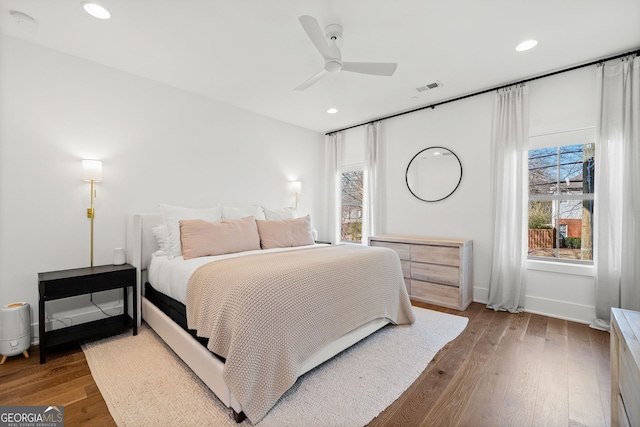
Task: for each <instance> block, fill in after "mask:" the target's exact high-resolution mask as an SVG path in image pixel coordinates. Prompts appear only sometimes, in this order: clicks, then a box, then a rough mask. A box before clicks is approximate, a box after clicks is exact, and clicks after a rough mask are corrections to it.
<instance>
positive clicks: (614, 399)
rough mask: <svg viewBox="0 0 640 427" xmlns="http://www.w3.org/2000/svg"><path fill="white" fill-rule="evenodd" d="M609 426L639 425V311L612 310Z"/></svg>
mask: <svg viewBox="0 0 640 427" xmlns="http://www.w3.org/2000/svg"><path fill="white" fill-rule="evenodd" d="M611 426H612V427H617V426H640V312H637V311H631V310H623V309H620V308H612V309H611Z"/></svg>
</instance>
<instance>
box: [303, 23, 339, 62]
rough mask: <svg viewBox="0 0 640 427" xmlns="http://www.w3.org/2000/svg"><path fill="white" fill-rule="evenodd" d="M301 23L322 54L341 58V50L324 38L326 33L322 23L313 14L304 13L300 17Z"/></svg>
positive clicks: (327, 56) (325, 56)
mask: <svg viewBox="0 0 640 427" xmlns="http://www.w3.org/2000/svg"><path fill="white" fill-rule="evenodd" d="M298 21H300V24H302V28H304V31H305V32H306V33H307V36H309V38H310V39H311V42H312V43H313V44H314V46H315V47H316V49H318V51H319V52H320V54H321V55H322V56H323V57H324V58H325V59H326V58H340V50H339V49H338V48H337V47H336V45H335V44H331V45H329V44H328V43H327V41H326V39H325V38H324V33H323V32H322V29H321V28H320V24H319V23H318V21H317V20H316V18H314V17H313V16H309V15H303V16H301V17H300V18H298Z"/></svg>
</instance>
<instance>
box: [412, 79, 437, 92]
mask: <svg viewBox="0 0 640 427" xmlns="http://www.w3.org/2000/svg"><path fill="white" fill-rule="evenodd" d="M440 86H442V83H440V81H439V80H436V81H435V82H433V83H429V84H426V85H424V86H420V87H417V88H416V90H417V91H418V92H424V91H426V90H430V89H435V88H437V87H440Z"/></svg>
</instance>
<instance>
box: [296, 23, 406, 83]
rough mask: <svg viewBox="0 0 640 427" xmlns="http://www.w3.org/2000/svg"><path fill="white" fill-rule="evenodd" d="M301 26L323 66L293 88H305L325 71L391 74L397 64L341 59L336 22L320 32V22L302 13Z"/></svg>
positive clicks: (340, 33)
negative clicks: (322, 59) (321, 58)
mask: <svg viewBox="0 0 640 427" xmlns="http://www.w3.org/2000/svg"><path fill="white" fill-rule="evenodd" d="M298 20H299V21H300V24H302V28H304V31H305V32H306V33H307V36H309V38H310V39H311V42H313V44H314V45H315V47H316V49H318V51H319V52H320V54H321V55H322V57H323V58H324V68H323V69H322V70H320V72H319V73H317V74H316V75H314V76H313V77H311V78H310V79H309V80H307V81H305V82H304V83H302V84H301V85H299V86H298V87H296V88H295V90H305V89H307V88H308V87H309V86H311V85H312V84H314V83H315V82H317V81H318V80H320V79H321V78H322V77H324V76H325V75H326V74H327V73H337V72H338V71H351V72H352V73H361V74H373V75H376V76H392V75H393V73H394V72H395V71H396V68H397V67H398V64H396V63H391V62H347V61H343V60H342V56H341V55H340V46H341V45H342V26H340V25H338V24H331V25H328V26H327V28H326V29H325V31H326V36H325V34H323V33H322V29H321V28H320V24H319V23H318V21H317V20H316V18H314V17H313V16H308V15H303V16H301V17H300V18H298ZM325 37H326V39H325Z"/></svg>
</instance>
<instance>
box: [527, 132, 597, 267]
mask: <svg viewBox="0 0 640 427" xmlns="http://www.w3.org/2000/svg"><path fill="white" fill-rule="evenodd" d="M594 154H595V144H594V143H593V142H587V143H584V144H582V143H581V144H570V145H559V146H555V147H544V148H536V149H532V150H530V151H529V168H528V175H529V217H528V255H529V258H530V259H545V260H556V261H566V262H581V263H590V264H591V263H593V249H592V248H593V197H594V173H595V160H594V157H595V155H594Z"/></svg>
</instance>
